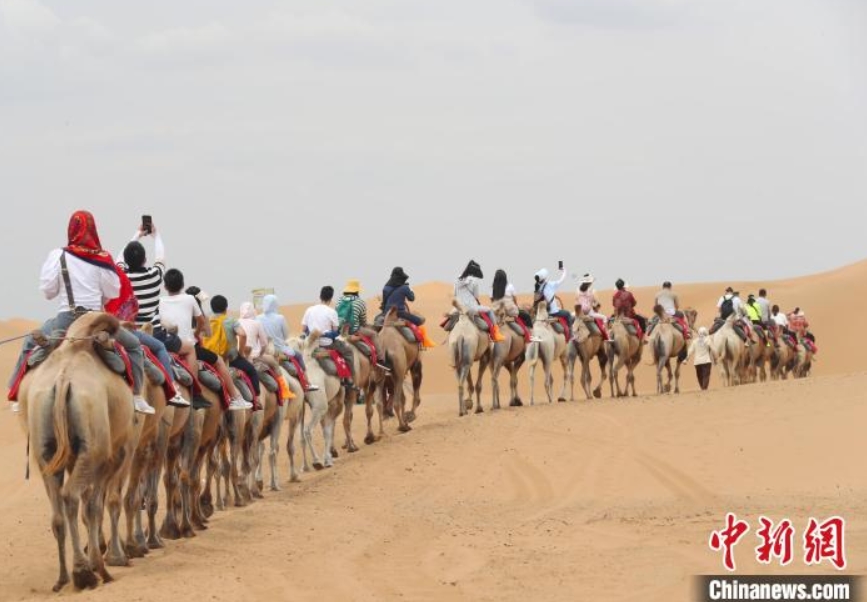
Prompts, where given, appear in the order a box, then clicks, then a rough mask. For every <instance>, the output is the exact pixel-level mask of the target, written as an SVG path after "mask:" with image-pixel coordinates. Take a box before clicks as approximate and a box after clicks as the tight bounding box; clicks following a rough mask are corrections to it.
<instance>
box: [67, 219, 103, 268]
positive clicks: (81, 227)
mask: <svg viewBox="0 0 867 602" xmlns="http://www.w3.org/2000/svg"><path fill="white" fill-rule="evenodd" d="M66 237H67V239H68V241H69V242H68V244H67V245H66V247H64V250H65V251H66V252H67V253H71V254H72V255H75V256H76V257H78V258H79V259H81V260H82V261H86V262H87V263H92V264H93V265H96V266H99V267H101V268H106V269H109V270H114V269H115V265H114V260H112V258H111V255H110V254H109V253H108V252H106V251H104V250H103V248H102V244H100V242H99V234H98V233H97V232H96V221H94V219H93V214H92V213H91V212H90V211H76V212H75V213H73V214H72V217H70V218H69V227H68V228H67V230H66Z"/></svg>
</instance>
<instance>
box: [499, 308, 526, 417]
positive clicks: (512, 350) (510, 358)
mask: <svg viewBox="0 0 867 602" xmlns="http://www.w3.org/2000/svg"><path fill="white" fill-rule="evenodd" d="M493 309H494V315H496V317H497V323H498V324H499V325H500V333H501V334H502V335H503V336H504V337H505V338H506V340H505V341H500V342H498V343H494V344H493V345H492V346H491V395H492V397H493V400H492V402H493V403H492V407H493V409H495V410H499V409H500V380H499V376H500V370H501V369H502V368H503V367H505V368H506V370H508V371H509V394H510V396H511V397H510V399H509V405H510V406H513V407H517V406H522V405H524V404H523V402H522V401H521V398H520V397H519V396H518V370H519V369H520V368H521V366H522V365H523V364H524V360H525V359H526V352H527V343H526V341H525V340H524V337H523V335H520V334H518V333H516V332H515V331H514V330H512V329H511V328H510V327H509V326H508V322H509V321H510V320H511V319H512V318H509V317H508V316H507V315H506V311H505V306H504V304H503V303H502V302H501V301H497V302H495V303H494V308H493Z"/></svg>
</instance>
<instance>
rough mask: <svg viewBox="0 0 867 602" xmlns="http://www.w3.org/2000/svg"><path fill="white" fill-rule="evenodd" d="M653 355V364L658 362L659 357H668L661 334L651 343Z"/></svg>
mask: <svg viewBox="0 0 867 602" xmlns="http://www.w3.org/2000/svg"><path fill="white" fill-rule="evenodd" d="M653 355H654V358H653V359H654V364H656V363H659V361H660V360H661V359H663V358H667V357H668V353H667V352H666V350H665V343H664V342H663V340H662V337H661V336H659V337H656V342H655V343H654V344H653Z"/></svg>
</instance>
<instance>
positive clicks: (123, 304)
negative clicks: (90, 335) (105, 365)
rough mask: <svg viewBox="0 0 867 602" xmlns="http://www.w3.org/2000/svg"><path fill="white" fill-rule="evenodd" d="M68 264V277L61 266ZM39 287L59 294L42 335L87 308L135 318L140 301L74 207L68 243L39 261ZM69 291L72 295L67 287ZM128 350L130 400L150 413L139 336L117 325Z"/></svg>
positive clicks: (56, 332) (13, 386) (27, 347)
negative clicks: (131, 385) (144, 386)
mask: <svg viewBox="0 0 867 602" xmlns="http://www.w3.org/2000/svg"><path fill="white" fill-rule="evenodd" d="M64 264H66V271H67V277H64V274H63V267H64ZM39 289H40V290H41V291H42V294H43V295H45V298H46V299H57V301H58V302H59V306H58V312H57V315H56V316H55V317H53V318H50V319H49V320H47V321H46V322H45V324H43V325H42V332H43V334H45V336H46V337H52V336H53V337H57V336H63V335H64V334H66V331H67V330H68V329H69V326H70V325H71V324H72V323H73V322H74V321H75V318H77V317H78V316H80V315H81V314H83V313H85V312H88V311H107V312H108V313H111V314H113V315H116V316H117V317H118V318H120V319H121V320H125V321H128V320H130V319H134V318H135V314H136V311H137V310H138V304H137V302H136V301H135V295H134V294H133V291H132V286H131V285H130V283H129V279H128V278H127V277H126V274H124V273H123V272H122V271H120V270H119V269H118V268H117V267H116V266H115V264H114V260H113V259H112V258H111V255H110V254H109V253H108V252H106V251H105V250H103V248H102V245H101V244H100V241H99V234H98V233H97V231H96V222H95V221H94V219H93V215H91V213H90V212H89V211H76V212H75V213H73V214H72V217H71V218H70V219H69V227H68V228H67V245H66V246H65V247H63V248H60V249H55V250H53V251H51V253H49V254H48V259H46V260H45V263H44V264H43V265H42V273H41V275H40V284H39ZM67 291H69V292H71V298H70V294H69V293H68V292H67ZM115 338H116V340H117V341H118V342H119V343H120V344H121V345H123V347H124V348H125V349H126V351H127V353H128V354H129V359H130V362H131V364H132V375H133V400H134V402H135V409H136V411H137V412H141V413H144V414H153V413H154V409H153V408H152V407H151V406H150V404H148V402H147V401H145V400H144V398H143V397H142V396H141V391H142V385H143V382H144V354H143V352H142V349H141V344H140V343H139V341H138V339H137V338H136V337H135V336H134V335H133V334H132V333H130V332H129V331H127V330H125V329H123V328H121V329H120V330H119V331H118V332H117V334H116V335H115ZM36 346H37V345H36V342H35V341H34V340H33V339H32V338H31V337H27V339H25V341H24V349H23V351H22V353H21V356H20V357H19V358H18V364H17V365H16V368H15V372H14V373H13V375H12V381H11V382H10V383H9V389H10V391H9V399H10V401H14V400H15V398H16V396H17V393H18V384H19V383H20V381H21V377H22V376H23V370H22V369H23V368H24V359H25V358H26V356H27V354H28V353H29V352H30V351H31V350H32V349H34V348H35V347H36Z"/></svg>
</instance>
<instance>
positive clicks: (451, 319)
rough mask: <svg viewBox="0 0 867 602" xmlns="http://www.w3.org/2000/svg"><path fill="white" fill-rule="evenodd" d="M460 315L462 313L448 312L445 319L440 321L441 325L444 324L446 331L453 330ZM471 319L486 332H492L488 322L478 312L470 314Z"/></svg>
mask: <svg viewBox="0 0 867 602" xmlns="http://www.w3.org/2000/svg"><path fill="white" fill-rule="evenodd" d="M460 317H461V315H460V314H459V313H457V312H451V313H448V314H446V317H445V319H444V320H443V321H442V322H440V326H442V327H443V330H445V331H446V332H451V331H452V330H453V329H454V327H455V325H456V324H457V323H458V320H459V319H460ZM470 319H471V320H472V321H473V324H475V325H476V328H478V329H479V330H481V331H482V332H484V333H485V334H489V333H490V330H491V329H490V328H489V327H488V323H487V322H485V320H484V319H483V318H481V317H479V315H478V314H472V315H471V316H470Z"/></svg>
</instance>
